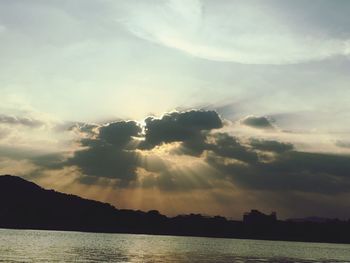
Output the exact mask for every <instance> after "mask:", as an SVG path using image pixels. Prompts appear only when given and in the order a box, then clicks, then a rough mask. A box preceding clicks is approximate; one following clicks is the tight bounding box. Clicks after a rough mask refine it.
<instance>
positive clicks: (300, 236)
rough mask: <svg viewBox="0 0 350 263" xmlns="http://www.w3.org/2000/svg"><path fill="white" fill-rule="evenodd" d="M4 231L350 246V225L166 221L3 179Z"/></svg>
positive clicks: (270, 219)
mask: <svg viewBox="0 0 350 263" xmlns="http://www.w3.org/2000/svg"><path fill="white" fill-rule="evenodd" d="M0 228H16V229H47V230H67V231H68V230H69V231H88V232H109V233H140V234H163V235H184V236H207V237H227V238H254V239H270V240H296V241H314V242H339V243H350V222H349V221H340V220H337V219H334V220H327V221H322V222H314V221H309V220H306V221H303V220H297V221H280V220H277V218H276V214H275V213H273V214H271V215H264V214H263V213H261V212H259V211H257V210H252V211H251V212H250V213H246V214H245V215H244V221H233V220H227V219H226V218H224V217H221V216H215V217H206V216H202V215H200V214H189V215H179V216H176V217H167V216H165V215H162V214H160V213H159V212H158V211H156V210H151V211H148V212H143V211H139V210H137V211H135V210H127V209H117V208H115V207H114V206H112V205H110V204H107V203H103V202H99V201H94V200H88V199H84V198H81V197H79V196H76V195H70V194H64V193H60V192H56V191H54V190H46V189H43V188H41V187H40V186H38V185H36V184H34V183H32V182H29V181H26V180H24V179H22V178H20V177H16V176H11V175H3V176H0Z"/></svg>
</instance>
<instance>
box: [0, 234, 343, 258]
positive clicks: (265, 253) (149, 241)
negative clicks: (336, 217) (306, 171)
mask: <svg viewBox="0 0 350 263" xmlns="http://www.w3.org/2000/svg"><path fill="white" fill-rule="evenodd" d="M0 262H180V263H181V262H225V263H226V262H241V263H245V262H267V263H269V262H285V263H287V262H299V263H306V262H350V245H346V244H327V243H303V242H285V241H261V240H240V239H221V238H201V237H175V236H152V235H130V234H100V233H80V232H59V231H38V230H7V229H0Z"/></svg>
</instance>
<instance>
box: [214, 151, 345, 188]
mask: <svg viewBox="0 0 350 263" xmlns="http://www.w3.org/2000/svg"><path fill="white" fill-rule="evenodd" d="M208 162H209V163H210V164H211V165H213V166H214V167H216V168H217V169H219V170H221V171H222V172H223V174H225V175H227V176H228V177H230V178H231V179H232V181H233V182H234V183H235V184H239V185H241V186H242V187H244V188H249V189H257V190H267V191H303V192H315V193H323V194H334V193H343V192H348V191H349V186H350V156H344V155H333V154H323V153H308V152H298V151H283V152H280V153H279V154H277V156H276V157H275V159H273V160H272V161H269V162H264V161H260V162H256V163H246V164H240V163H238V164H237V163H230V162H223V161H222V159H221V158H220V156H210V157H209V158H208Z"/></svg>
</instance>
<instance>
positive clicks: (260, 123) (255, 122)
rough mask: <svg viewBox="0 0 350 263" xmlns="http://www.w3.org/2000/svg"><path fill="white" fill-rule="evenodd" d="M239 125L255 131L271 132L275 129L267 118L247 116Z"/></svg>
mask: <svg viewBox="0 0 350 263" xmlns="http://www.w3.org/2000/svg"><path fill="white" fill-rule="evenodd" d="M241 123H242V124H243V125H246V126H249V127H252V128H255V129H264V130H273V129H274V128H275V127H274V126H273V125H272V124H271V120H270V119H268V118H267V117H256V116H248V117H246V118H244V119H243V120H242V121H241Z"/></svg>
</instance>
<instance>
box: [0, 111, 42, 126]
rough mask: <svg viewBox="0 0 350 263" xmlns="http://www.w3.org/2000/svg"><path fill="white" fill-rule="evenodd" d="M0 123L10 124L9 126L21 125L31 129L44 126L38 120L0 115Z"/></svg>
mask: <svg viewBox="0 0 350 263" xmlns="http://www.w3.org/2000/svg"><path fill="white" fill-rule="evenodd" d="M0 123H4V124H10V125H23V126H27V127H31V128H36V127H40V126H42V125H44V123H43V122H42V121H40V120H36V119H33V118H27V117H18V116H10V115H4V114H2V115H0Z"/></svg>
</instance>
